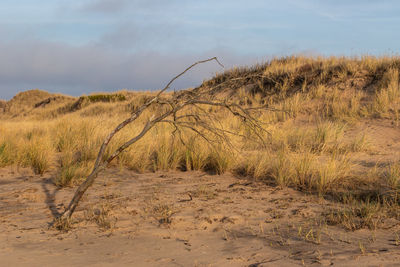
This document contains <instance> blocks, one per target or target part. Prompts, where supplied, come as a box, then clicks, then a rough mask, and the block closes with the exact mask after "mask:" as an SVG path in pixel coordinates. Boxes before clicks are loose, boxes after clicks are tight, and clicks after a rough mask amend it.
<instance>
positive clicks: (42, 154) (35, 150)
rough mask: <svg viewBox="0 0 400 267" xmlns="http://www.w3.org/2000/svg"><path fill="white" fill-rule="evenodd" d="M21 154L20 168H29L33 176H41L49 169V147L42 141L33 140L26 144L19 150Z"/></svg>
mask: <svg viewBox="0 0 400 267" xmlns="http://www.w3.org/2000/svg"><path fill="white" fill-rule="evenodd" d="M21 149H22V152H21V154H20V158H19V164H20V165H21V166H24V167H27V166H30V167H31V168H32V170H33V171H34V173H35V174H40V175H43V174H44V172H45V171H46V170H48V168H49V167H50V158H49V154H50V153H49V151H51V150H50V147H49V146H47V145H46V143H45V141H44V140H35V141H33V142H28V143H25V144H24V145H23V147H22V148H21Z"/></svg>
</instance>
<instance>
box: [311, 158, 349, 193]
mask: <svg viewBox="0 0 400 267" xmlns="http://www.w3.org/2000/svg"><path fill="white" fill-rule="evenodd" d="M349 172H350V160H349V157H348V155H346V154H345V155H341V156H340V157H339V158H338V159H336V158H335V157H331V158H330V159H329V160H328V162H326V163H325V164H321V165H320V166H319V167H318V169H317V175H316V177H315V179H314V181H313V187H314V188H315V189H316V190H317V192H318V194H320V195H324V194H325V193H327V192H328V191H330V190H333V189H335V188H338V187H339V188H340V185H341V184H342V183H343V182H344V181H345V180H346V178H348V176H349Z"/></svg>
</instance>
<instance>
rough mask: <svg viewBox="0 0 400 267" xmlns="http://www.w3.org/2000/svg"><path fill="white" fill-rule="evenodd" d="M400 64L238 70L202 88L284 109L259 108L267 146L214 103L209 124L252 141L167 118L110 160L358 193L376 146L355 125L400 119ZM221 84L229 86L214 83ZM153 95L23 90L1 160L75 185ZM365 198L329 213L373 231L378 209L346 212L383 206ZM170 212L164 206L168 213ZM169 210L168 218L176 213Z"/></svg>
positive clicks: (4, 121) (289, 64)
mask: <svg viewBox="0 0 400 267" xmlns="http://www.w3.org/2000/svg"><path fill="white" fill-rule="evenodd" d="M399 69H400V59H399V58H397V57H380V58H375V57H361V58H344V57H343V58H337V57H329V58H322V57H318V58H312V57H302V56H296V57H287V58H278V59H274V60H272V61H269V62H267V63H265V64H261V65H256V66H253V67H245V68H236V69H232V70H230V71H227V72H225V73H222V74H219V75H217V76H216V77H214V78H213V79H211V80H209V81H206V82H204V83H203V84H202V86H201V87H200V88H205V87H212V88H218V90H217V89H215V90H214V94H215V97H217V98H218V97H219V98H227V97H230V98H229V99H230V100H231V101H237V103H239V104H241V105H246V106H247V105H258V104H262V105H267V106H268V107H270V108H274V109H276V110H271V111H266V112H264V113H262V114H261V113H260V114H259V119H260V120H262V121H264V122H265V123H266V124H265V128H266V130H267V131H268V132H269V134H266V135H265V136H264V138H265V144H264V145H261V144H260V143H257V142H254V141H253V139H254V138H253V137H254V133H252V132H251V131H250V130H249V129H247V128H246V127H244V126H243V125H242V124H240V122H238V120H237V119H236V118H234V116H233V115H231V114H230V113H228V112H226V111H223V110H221V109H219V108H216V107H213V108H208V109H207V111H208V112H209V113H210V114H212V115H213V116H214V117H215V118H216V119H217V121H214V122H211V121H210V123H218V125H219V126H221V127H222V128H224V129H229V130H230V131H233V132H235V133H237V134H240V135H243V136H246V137H247V138H243V137H241V136H231V138H230V141H231V143H232V144H233V148H232V147H230V146H228V145H226V144H223V143H220V142H214V143H213V142H211V143H210V142H207V141H206V140H204V139H202V138H201V137H199V136H196V135H195V134H193V133H192V132H190V131H183V132H182V136H178V135H177V134H176V135H172V131H173V127H171V126H170V125H166V124H159V125H157V126H156V127H155V128H154V129H152V130H151V131H150V132H149V133H148V134H147V135H146V136H144V137H143V139H141V140H140V142H138V143H136V144H134V145H133V146H132V147H130V148H129V149H127V150H126V151H125V152H124V153H122V154H121V155H120V156H119V157H118V158H117V159H116V160H115V161H114V162H113V163H112V164H114V165H118V166H121V167H125V168H128V169H131V170H134V171H137V172H147V171H158V170H163V171H168V170H183V171H189V170H202V171H209V172H212V173H216V174H222V173H224V172H226V171H231V172H234V173H237V174H240V175H244V176H249V177H252V178H254V179H257V180H262V181H267V182H269V183H273V184H276V185H278V186H280V187H285V186H290V187H294V188H297V189H298V190H301V191H305V192H310V193H315V194H317V195H320V196H326V195H331V196H337V195H341V194H342V193H343V192H344V191H345V192H346V191H347V192H353V190H355V189H357V188H358V187H359V185H360V184H367V183H369V182H370V180H368V179H370V178H369V177H370V176H369V175H366V174H365V173H364V174H360V173H357V172H354V171H353V169H357V166H354V165H355V163H353V162H352V160H351V159H352V157H353V155H357V153H361V152H369V150H370V149H371V147H370V141H371V140H370V137H369V136H368V133H365V132H361V133H358V134H357V135H355V136H350V135H348V134H347V131H348V130H349V129H352V128H354V127H356V125H357V123H358V122H360V121H366V120H374V119H376V118H381V119H385V120H390V121H393V123H394V125H396V124H397V125H398V124H399V113H400V89H399ZM221 84H223V85H224V86H219V87H216V86H218V85H221ZM152 95H154V94H153V93H149V92H139V93H131V92H127V91H121V92H117V93H115V94H96V95H91V96H85V97H81V98H72V97H67V96H60V95H58V96H57V97H54V96H53V95H50V94H48V93H45V92H42V91H29V92H26V93H21V94H19V95H18V96H16V97H15V98H14V99H13V100H11V101H9V102H7V103H6V104H4V103H2V107H3V109H4V110H5V112H3V114H2V115H0V120H1V125H0V167H4V166H9V165H17V166H25V167H26V166H29V167H31V168H32V170H33V171H34V172H35V173H37V174H43V173H44V172H46V171H49V170H54V173H55V174H54V175H53V182H54V183H55V184H56V185H57V186H60V187H63V186H74V185H76V184H78V183H79V182H80V181H82V180H83V179H84V178H85V177H86V175H88V173H89V171H90V170H91V168H92V166H93V164H94V160H95V158H96V156H97V153H98V150H99V147H100V144H101V142H102V141H103V139H104V138H105V136H106V135H107V134H108V133H109V131H110V130H111V129H112V128H113V127H115V126H116V125H117V123H118V122H120V121H122V120H123V119H125V118H126V117H128V116H129V114H130V113H131V112H132V111H133V110H135V109H136V108H137V107H138V106H140V105H141V104H143V103H144V102H145V101H146V100H148V99H149V97H151V96H152ZM166 97H169V95H168V94H167V95H166ZM49 99H50V100H49ZM38 103H39V104H40V105H38ZM157 112H160V111H159V110H157V109H156V108H154V107H151V108H150V109H149V110H148V111H147V112H145V113H144V114H143V116H142V117H141V118H140V119H139V120H138V121H136V122H135V124H133V125H130V126H128V127H127V128H126V129H125V130H124V131H122V132H120V133H118V134H117V135H116V136H115V138H114V139H113V141H112V142H111V143H110V145H109V148H108V150H107V152H106V156H107V155H108V156H109V155H110V153H112V151H113V150H115V149H116V148H118V147H119V145H121V144H123V143H124V142H125V141H127V140H129V138H130V137H132V136H134V135H135V134H137V133H138V132H139V130H140V128H141V127H142V126H143V125H144V124H145V122H146V120H147V119H148V118H149V117H150V116H151V115H152V114H154V113H157ZM186 112H190V109H188V110H186ZM181 137H182V138H183V139H184V143H182V142H181V139H180V138H181ZM210 139H212V137H210ZM395 160H396V159H394V163H393V164H391V165H390V166H388V167H380V169H379V173H381V174H382V175H378V174H377V173H378V172H374V175H373V180H374V185H377V187H378V188H376V191H377V192H378V193H377V194H378V195H379V194H380V195H379V197H380V201H381V202H382V201H383V199H386V200H387V199H390V198H391V199H392V200H393V199H397V198H396V196H397V194H398V190H399V184H400V178H399V176H400V174H399V169H400V167H399V163H396V162H395ZM371 169H372V168H371ZM371 179H372V178H371ZM385 187H389V188H390V189H391V190H392V191H391V192H392V193H391V194H390V197H388V194H387V193H383V192H386V191H387V190H386V191H385ZM358 189H359V188H358ZM379 192H381V193H379ZM386 200H385V201H386ZM362 201H364V202H358V203H359V204H357V205H361V206H360V207H357V205H356V204H354V205H356V206H354V205H353V204H352V206H351V207H352V208H350V209H349V210H347V211H342V212H341V213H340V212H336V211H335V212H333V213H332V214H331V215H329V216H331V217H330V219H329V220H330V221H331V222H332V223H335V222H334V218H339V219H338V220H339V221H341V222H343V224H346V225H345V227H346V228H348V229H356V228H358V227H359V226H354V225H360V224H362V225H364V226H368V227H371V228H372V226H373V223H372V221H374V220H375V219H374V220H372V219H365V218H375V217H374V216H372V217H371V216H369V215H362V216H361V215H360V216H361V217H362V218H363V222H362V223H359V222H358V223H356V222H354V220H353V219H346V218H348V217H349V216H353V217H354V216H355V217H360V216H359V215H357V214H361V213H362V212H363V211H362V210H365V209H366V208H365V207H367V209H369V210H371V212H372V211H373V210H375V209H374V208H373V207H374V206H373V205H375V204H371V203H372V202H366V200H365V199H362ZM396 201H398V200H395V202H396ZM381 202H377V203H376V205H381V204H379V203H381ZM360 203H361V204H360ZM374 203H375V202H374ZM391 203H393V201H392V202H391ZM396 203H397V202H396ZM396 205H397V204H396ZM162 210H163V209H162V208H161V207H160V214H161V213H162ZM367 213H368V212H367ZM354 214H356V215H354ZM368 214H369V213H368ZM160 216H161V215H160ZM329 216H328V217H329ZM368 216H369V217H368ZM161 217H162V216H161ZM164 217H165V218H166V219H165V220H166V221H168V216H166V215H165V216H164ZM346 220H349V221H346ZM352 220H353V221H352ZM357 220H358V219H357Z"/></svg>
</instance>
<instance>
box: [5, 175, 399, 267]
mask: <svg viewBox="0 0 400 267" xmlns="http://www.w3.org/2000/svg"><path fill="white" fill-rule="evenodd" d="M52 175H54V173H53V174H52V173H51V172H50V173H47V174H45V175H44V176H43V177H41V176H35V175H33V174H32V173H30V171H29V170H27V169H19V170H17V169H13V168H4V169H1V170H0V222H1V224H0V266H82V265H85V266H231V267H233V266H299V265H300V266H321V265H322V266H330V265H333V266H398V263H399V261H400V247H399V242H400V241H399V236H398V234H396V233H400V226H399V225H398V221H391V220H388V221H387V222H385V224H384V225H383V226H382V228H381V229H379V230H374V231H373V230H368V229H361V230H357V231H354V232H351V231H346V230H344V229H342V228H340V227H339V226H330V225H327V224H326V223H325V222H324V221H323V216H322V215H321V214H323V213H324V211H326V210H328V209H329V208H332V207H335V206H337V205H338V204H336V203H334V202H330V201H327V200H324V199H321V198H319V197H318V196H313V195H306V194H304V193H300V192H297V191H295V190H292V189H290V188H289V189H279V188H276V187H273V186H270V185H268V184H265V183H262V182H257V181H251V180H246V179H243V178H237V177H235V176H234V175H232V174H224V175H221V176H219V175H212V174H207V173H202V172H158V173H146V174H137V173H134V172H130V171H127V170H120V169H110V170H107V171H106V172H105V173H104V174H101V175H100V176H99V178H98V179H97V181H96V183H95V184H94V186H93V187H92V188H91V189H90V190H89V193H88V195H87V196H85V197H84V199H83V201H82V202H81V204H80V206H79V207H78V210H77V211H76V213H75V214H74V219H73V222H72V229H70V230H69V231H68V232H65V231H59V230H57V229H54V228H52V227H51V225H50V224H51V222H52V220H53V218H54V216H57V215H58V214H59V213H60V212H62V211H63V209H64V205H67V204H68V201H69V200H70V198H71V196H72V194H73V192H74V189H73V188H64V189H57V188H56V187H55V186H54V185H53V184H52V182H51V177H52Z"/></svg>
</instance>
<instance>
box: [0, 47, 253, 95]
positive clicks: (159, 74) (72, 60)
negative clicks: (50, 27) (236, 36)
mask: <svg viewBox="0 0 400 267" xmlns="http://www.w3.org/2000/svg"><path fill="white" fill-rule="evenodd" d="M213 56H219V58H220V59H221V61H222V62H223V63H224V64H225V65H226V66H227V67H230V66H232V65H240V64H246V63H248V64H250V63H252V62H251V61H250V58H247V57H244V56H238V55H235V54H234V53H231V52H229V51H227V50H226V49H223V48H217V49H214V50H210V51H208V52H202V53H198V54H178V53H165V54H163V53H158V52H147V53H130V54H127V53H117V52H113V51H112V50H109V49H106V48H103V47H99V46H94V45H86V46H71V45H66V44H62V43H54V42H44V41H30V42H26V43H11V42H9V43H0V58H1V59H2V60H1V61H0V81H1V82H0V98H6V99H9V98H11V97H12V96H13V95H15V94H16V93H17V92H18V91H25V90H29V89H33V88H39V89H43V90H48V91H50V92H61V93H66V94H71V95H81V94H88V93H90V92H92V91H115V90H118V89H123V88H127V89H135V90H155V89H159V88H161V87H162V86H163V85H165V83H166V82H167V81H169V80H170V79H171V78H172V77H173V76H175V75H176V74H177V73H179V72H181V71H182V70H183V69H185V68H186V67H187V66H188V65H190V64H191V63H193V62H195V61H197V60H200V59H204V58H208V57H213ZM253 60H255V59H254V58H253ZM216 71H222V70H221V68H220V67H218V66H217V64H214V63H207V64H205V65H202V66H199V67H196V68H195V69H193V70H192V71H190V72H189V73H188V74H187V75H185V76H184V77H182V78H181V79H179V80H178V81H177V82H176V83H175V84H173V86H172V88H173V89H181V88H187V87H194V86H197V85H199V84H200V83H201V82H202V81H203V80H204V79H208V78H210V77H211V76H212V75H213V73H214V72H216Z"/></svg>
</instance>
